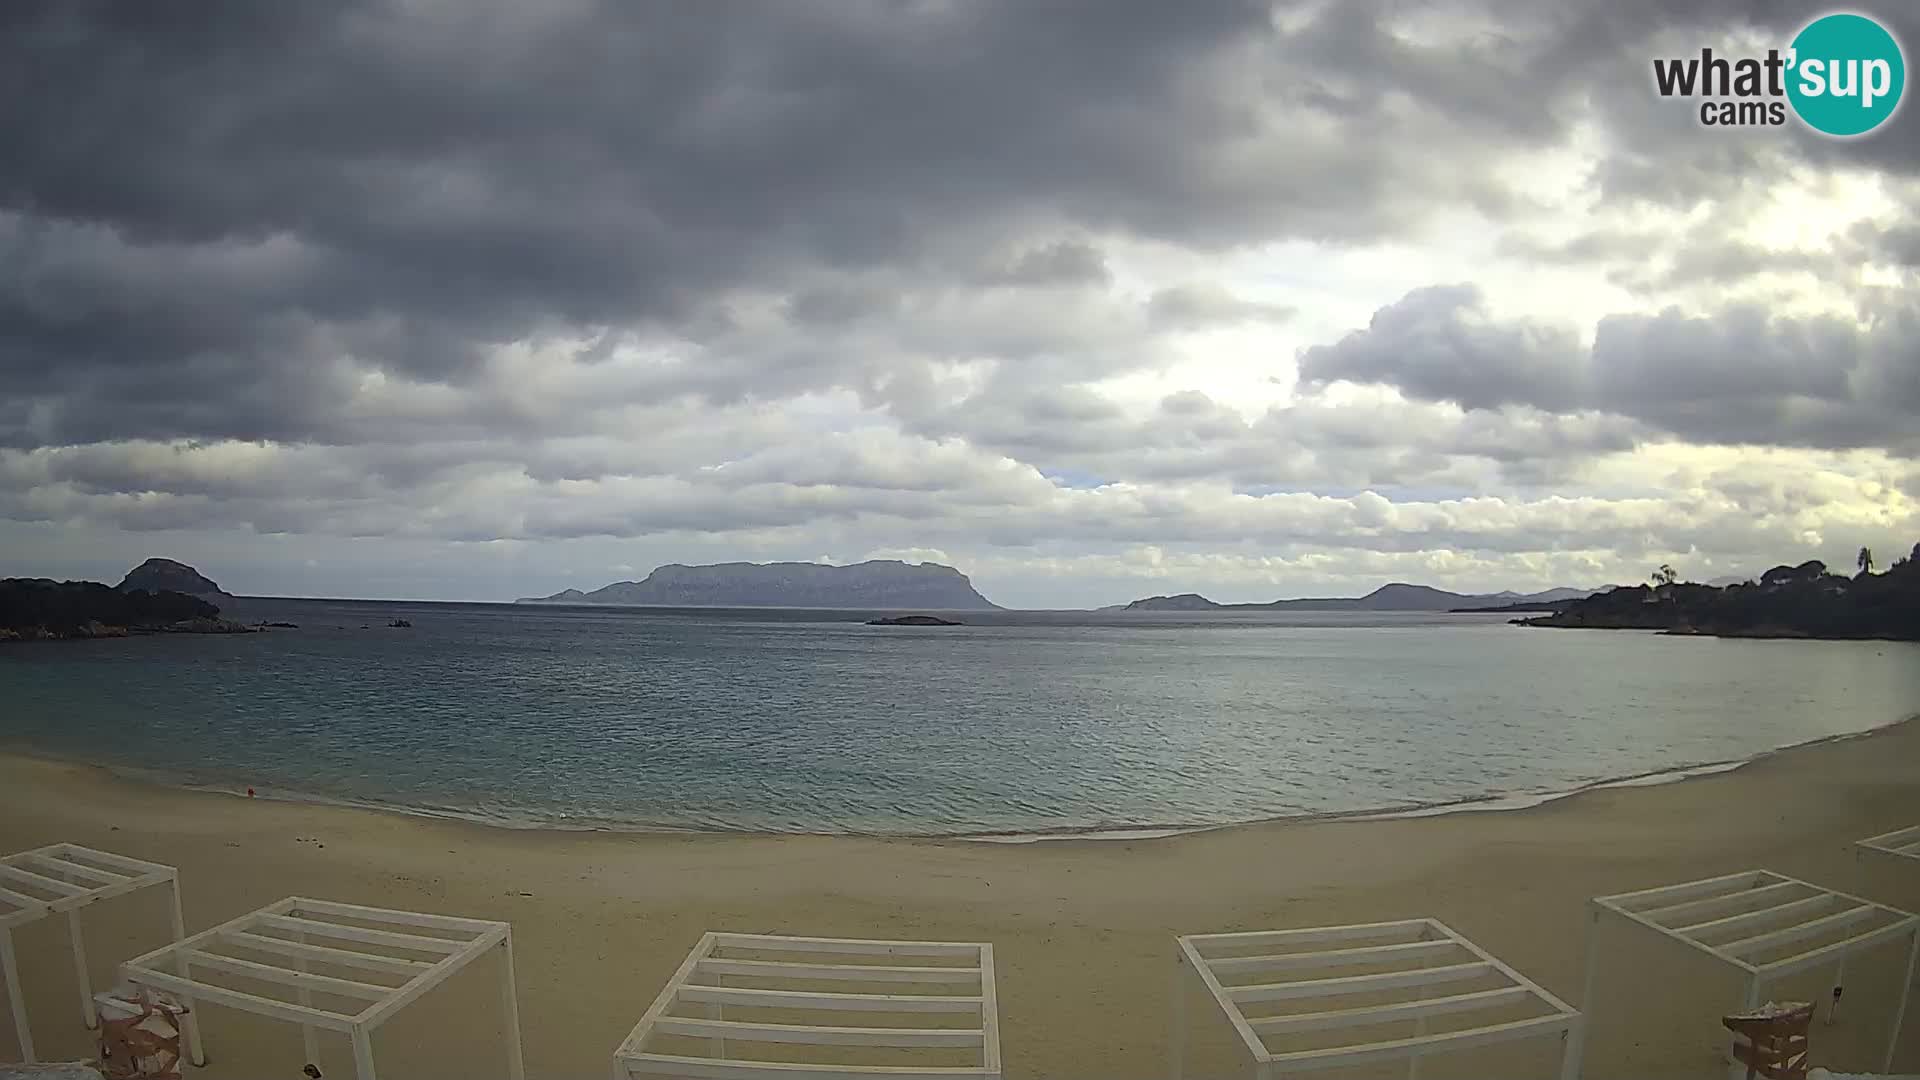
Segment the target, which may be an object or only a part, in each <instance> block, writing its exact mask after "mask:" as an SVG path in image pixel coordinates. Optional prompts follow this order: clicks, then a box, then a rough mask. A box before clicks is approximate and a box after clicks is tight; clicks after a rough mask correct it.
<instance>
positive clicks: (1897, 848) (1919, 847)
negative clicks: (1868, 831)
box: [1853, 825, 1920, 864]
mask: <svg viewBox="0 0 1920 1080" xmlns="http://www.w3.org/2000/svg"><path fill="white" fill-rule="evenodd" d="M1853 846H1854V848H1855V850H1856V851H1862V852H1867V851H1870V852H1873V853H1874V854H1875V855H1885V856H1888V857H1891V858H1895V859H1905V860H1907V862H1908V863H1909V864H1913V863H1920V825H1914V826H1912V827H1910V828H1905V829H1895V830H1894V831H1893V832H1890V833H1881V834H1880V835H1879V836H1869V837H1867V838H1866V839H1865V840H1856V841H1854V843H1853Z"/></svg>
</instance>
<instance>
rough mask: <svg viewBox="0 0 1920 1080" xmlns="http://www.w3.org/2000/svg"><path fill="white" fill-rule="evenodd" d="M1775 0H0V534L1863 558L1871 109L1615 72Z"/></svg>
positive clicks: (593, 545) (1200, 559)
mask: <svg viewBox="0 0 1920 1080" xmlns="http://www.w3.org/2000/svg"><path fill="white" fill-rule="evenodd" d="M1862 10H1866V11H1867V12H1868V13H1869V14H1873V15H1876V16H1878V17H1879V18H1880V19H1881V21H1882V22H1883V23H1884V24H1886V25H1888V26H1889V27H1891V28H1892V29H1893V30H1894V31H1895V33H1896V34H1897V35H1898V36H1899V37H1900V38H1901V39H1902V40H1903V41H1905V42H1907V43H1916V42H1920V11H1917V10H1916V9H1915V8H1914V7H1913V6H1912V5H1911V4H1909V3H1905V2H1904V0H1903V2H1901V3H1897V4H1896V3H1890V2H1883V3H1880V4H1879V5H1878V7H1877V9H1873V10H1869V9H1864V8H1863V9H1862ZM1824 11H1825V9H1824V8H1820V7H1815V6H1810V5H1808V4H1805V3H1785V2H1771V0H1700V2H1693V0H1687V2H1682V0H1559V2H1556V3H1536V2H1531V0H1432V2H1426V0H1337V2H1299V3H1295V2H1282V3H1275V4H1267V3H1253V2H1245V3H1243V2H1228V0H1219V2H1215V0H1189V2H1185V3H1180V4H1171V3H1163V2H1159V0H1084V2H1069V0H1048V2H1034V0H897V2H887V3H880V2H862V0H791V2H782V3H764V4H745V3H740V4H696V3H685V2H667V3H645V2H625V0H620V2H615V0H607V2H605V3H600V2H591V0H552V2H547V3H541V4H523V3H508V2H505V0H462V2H459V3H454V2H451V0H404V2H400V3H385V2H367V0H326V2H289V3H284V4H282V3H274V4H261V3H256V2H252V0H235V2H205V3H197V4H191V5H184V6H183V5H164V6H156V5H149V4H129V3H121V2H110V0H102V2H82V0H70V2H61V3H46V2H38V0H28V2H22V3H9V4H5V5H0V145H4V146H5V147H6V148H7V149H6V152H5V153H4V154H0V575H31V576H47V577H59V578H65V577H84V578H93V579H105V580H108V581H117V580H118V578H119V576H120V575H121V574H123V573H124V572H125V571H126V569H127V568H128V567H130V566H132V565H133V564H134V563H137V562H139V561H140V560H142V559H144V558H146V557H148V556H151V555H160V556H167V557H171V558H176V559H180V560H183V561H186V562H189V563H192V564H193V565H195V566H197V567H199V568H200V569H201V570H202V571H203V572H205V573H206V574H208V575H209V576H210V577H213V578H214V579H215V580H217V581H218V582H220V584H221V585H222V586H223V587H225V588H226V589H228V590H229V591H231V592H236V593H240V594H248V595H310V596H366V597H409V598H423V599H450V600H451V599H467V600H500V599H511V598H513V597H517V596H526V595H536V594H544V593H549V592H554V591H557V590H559V589H562V588H567V587H577V588H585V589H591V588H594V587H597V586H599V585H603V584H606V583H608V582H610V581H615V580H621V579H629V578H638V577H642V576H644V575H645V574H646V573H647V571H648V570H650V569H651V568H652V567H654V566H656V565H658V564H661V563H667V562H685V563H702V562H719V561H727V560H735V559H744V560H753V561H767V560H775V559H794V560H808V561H813V560H824V561H831V562H836V563H845V562H853V561H858V560H861V559H867V558H902V559H908V560H913V561H923V560H931V561H937V562H942V563H947V564H951V565H954V566H957V567H959V568H960V569H961V570H963V571H964V572H966V573H968V574H969V575H971V577H972V578H973V580H974V583H975V585H976V586H977V587H978V588H979V589H980V590H981V591H982V592H984V593H985V594H986V595H987V596H989V597H990V598H992V599H993V600H995V601H997V602H999V603H1001V604H1004V605H1008V606H1016V607H1081V606H1092V605H1099V604H1109V603H1117V602H1124V601H1126V600H1129V599H1132V598H1134V597H1138V596H1143V595H1151V594H1156V593H1172V592H1185V591H1199V592H1203V593H1205V594H1207V595H1209V596H1212V597H1214V598H1215V599H1219V600H1226V601H1241V600H1267V599H1274V598H1277V597H1286V596H1301V595H1327V594H1335V595H1343V594H1344V595H1357V594H1359V593H1363V592H1365V591H1368V590H1370V589H1372V588H1374V587H1376V586H1378V585H1380V584H1382V583H1385V582H1388V581H1411V582H1419V583H1424V584H1430V585H1434V586H1438V587H1442V588H1450V589H1455V590H1459V591H1467V592H1478V591H1493V590H1498V589H1516V590H1521V591H1530V590H1533V589H1540V588H1546V587H1550V586H1561V585H1573V586H1599V585H1603V584H1607V583H1616V582H1618V583H1630V582H1635V581H1642V580H1644V579H1645V578H1646V575H1647V573H1648V572H1649V571H1650V570H1651V569H1653V568H1654V567H1655V566H1658V565H1660V564H1662V563H1669V564H1671V565H1673V566H1674V567H1675V568H1677V569H1678V570H1679V571H1681V573H1682V574H1683V575H1684V576H1687V577H1690V578H1694V579H1697V580H1708V579H1710V578H1714V577H1719V576H1722V575H1731V574H1752V573H1758V572H1759V571H1761V570H1764V569H1765V568H1766V567H1768V566H1771V565H1774V564H1776V563H1780V562H1798V561H1800V560H1802V559H1806V558H1822V559H1825V560H1827V561H1828V562H1829V563H1830V564H1833V565H1835V566H1836V567H1846V568H1848V569H1851V567H1852V565H1853V561H1854V554H1855V552H1857V551H1858V549H1859V548H1860V547H1862V546H1870V547H1872V548H1873V549H1874V551H1875V552H1877V553H1880V554H1881V558H1882V561H1883V562H1885V561H1889V559H1890V557H1891V556H1892V555H1895V554H1898V553H1901V552H1905V551H1907V550H1908V549H1910V548H1911V547H1912V546H1913V545H1914V543H1915V541H1920V291H1917V290H1916V285H1917V284H1920V119H1916V111H1915V109H1914V108H1913V107H1912V106H1911V104H1909V105H1908V106H1907V107H1905V108H1904V109H1903V110H1902V111H1901V112H1900V113H1899V114H1897V115H1896V116H1895V117H1894V118H1893V119H1892V120H1891V121H1889V122H1888V123H1887V124H1886V125H1884V126H1883V127H1882V128H1881V129H1879V130H1877V131H1876V132H1874V133H1872V134H1871V135H1868V136H1865V137H1862V138H1857V139H1851V140H1836V139H1830V138H1826V137H1822V136H1820V135H1818V134H1816V133H1814V132H1811V131H1809V130H1807V129H1805V128H1803V127H1801V126H1799V125H1798V124H1797V123H1790V124H1789V125H1788V126H1785V127H1755V128H1706V127H1702V126H1701V125H1700V123H1699V121H1698V119H1697V115H1696V110H1695V109H1694V108H1693V107H1692V106H1690V105H1689V104H1687V103H1685V102H1678V101H1673V100H1666V99H1662V98H1659V97H1658V96H1656V94H1655V93H1654V92H1653V88H1652V78H1651V61H1652V59H1653V58H1655V57H1657V56H1684V55H1687V54H1689V53H1693V54H1697V53H1698V50H1699V49H1700V48H1701V47H1702V46H1712V47H1714V48H1715V49H1716V51H1721V52H1737V51H1738V50H1740V49H1748V50H1761V51H1763V50H1764V49H1765V48H1766V47H1768V46H1779V47H1784V46H1785V44H1786V43H1787V42H1788V41H1789V40H1791V38H1792V36H1793V34H1794V33H1795V31H1797V30H1798V29H1799V27H1801V26H1802V25H1804V24H1805V23H1806V22H1807V21H1808V20H1809V19H1811V18H1812V17H1813V16H1815V15H1818V14H1821V13H1823V12H1824ZM1908 52H1909V57H1910V58H1911V56H1912V53H1913V45H1912V44H1909V46H1908Z"/></svg>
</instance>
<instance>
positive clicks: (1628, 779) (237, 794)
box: [0, 712, 1920, 845]
mask: <svg viewBox="0 0 1920 1080" xmlns="http://www.w3.org/2000/svg"><path fill="white" fill-rule="evenodd" d="M1910 724H1915V725H1920V712H1915V713H1911V714H1908V715H1906V716H1903V717H1901V718H1899V719H1895V720H1891V721H1888V722H1887V723H1885V724H1880V725H1877V726H1875V727H1870V728H1865V729H1863V730H1860V731H1849V732H1839V733H1837V734H1833V735H1820V736H1816V737H1814V738H1811V739H1805V740H1802V741H1800V742H1795V743H1787V744H1785V745H1782V746H1776V747H1773V748H1770V749H1767V750H1762V751H1760V752H1758V753H1755V754H1752V755H1750V756H1748V757H1743V758H1723V759H1719V760H1715V761H1700V762H1689V763H1683V764H1679V765H1672V766H1667V767H1663V768H1659V769H1649V770H1646V771H1644V772H1638V773H1626V774H1623V775H1620V776H1611V777H1603V778H1601V779H1597V780H1591V781H1587V782H1585V783H1582V784H1578V785H1575V786H1573V787H1570V788H1552V789H1546V790H1539V791H1517V792H1496V793H1490V794H1487V795H1479V796H1473V797H1469V798H1463V799H1448V800H1443V801H1439V802H1431V803H1400V804H1392V805H1387V806H1378V807H1365V808H1360V809H1355V810H1334V811H1325V812H1319V813H1303V814H1274V815H1269V816H1265V817H1255V818H1245V819H1240V820H1235V821H1221V822H1201V823H1187V824H1175V823H1161V822H1142V823H1129V824H1123V825H1092V826H1084V827H1074V828H1056V829H1010V830H991V831H971V832H967V831H962V832H881V831H872V832H861V831H842V832H816V831H809V830H800V829H791V830H781V829H754V828H725V827H700V826H692V825H688V826H676V825H666V824H657V823H643V824H624V823H619V822H610V821H585V820H583V821H581V822H580V823H578V824H569V823H567V822H562V821H553V820H550V819H542V818H536V817H516V818H505V817H499V816H492V815H486V814H480V813H473V812H469V811H463V810H457V809H452V808H446V807H434V806H422V805H406V804H399V803H386V802H379V801H373V800H357V799H346V798H340V797H336V796H330V795H322V794H316V793H313V792H305V791H295V790H288V789H278V788H257V787H256V788H252V789H249V788H248V787H247V786H246V785H238V786H231V785H228V784H226V783H224V782H219V781H196V780H193V779H190V778H189V779H181V778H177V777H173V776H170V775H168V774H166V773H164V772H162V771H161V770H155V769H142V768H140V767H138V766H128V765H116V764H108V763H101V762H92V761H82V760H79V759H75V758H70V757H66V756H63V755H60V754H57V753H47V752H43V751H38V750H34V749H31V748H25V747H11V746H9V747H0V762H3V761H5V760H7V759H17V760H22V761H34V762H43V763H46V764H51V765H63V766H74V767H78V768H85V769H92V770H97V771H98V772H100V773H101V774H103V775H104V776H107V777H109V778H111V779H114V780H119V781H124V782H127V783H133V784H141V785H146V786H150V787H153V788H157V789H162V790H168V791H185V792H192V793H195V794H203V795H218V796H226V797H227V798H231V799H238V800H249V801H255V802H266V803H281V804H286V805H291V806H314V807H335V808H340V809H346V810H359V811H365V812H368V813H374V814H385V815H391V816H393V817H397V818H403V819H411V820H420V821H452V822H459V823H461V824H466V825H474V826H478V827H480V828H485V829H499V830H501V831H504V832H509V833H523V834H527V833H530V834H538V833H558V834H566V835H576V834H597V835H612V836H669V837H687V836H739V837H760V838H779V837H810V838H822V839H828V838H841V839H870V840H906V841H936V842H937V841H964V842H969V843H980V844H1008V845H1024V844H1040V843H1054V842H1059V841H1070V840H1095V841H1109V842H1121V841H1133V840H1161V839H1168V838H1171V837H1179V836H1191V835H1197V834H1201V833H1211V832H1220V831H1223V830H1231V829H1244V828H1252V827H1258V826H1263V825H1287V824H1299V825H1304V824H1313V823H1319V822H1342V821H1403V820H1413V819H1419V818H1434V817H1446V816H1451V815H1455V814H1476V813H1510V812H1514V811H1520V810H1528V809H1532V808H1534V807H1537V806H1544V805H1547V804H1549V803H1554V802H1558V801H1560V800H1563V799H1569V798H1573V797H1575V796H1578V795H1581V794H1584V793H1586V792H1590V791H1603V790H1611V789H1618V788H1632V787H1652V786H1657V785H1663V784H1677V783H1682V782H1684V781H1687V780H1692V779H1695V778H1698V777H1703V776H1715V775H1719V774H1722V773H1727V772H1733V771H1736V770H1739V769H1743V768H1746V767H1748V766H1750V765H1753V764H1755V763H1757V762H1761V761H1765V760H1768V759H1769V758H1772V757H1776V756H1778V755H1781V754H1787V753H1792V752H1793V751H1796V750H1801V749H1806V748H1809V747H1815V746H1821V745H1825V744H1828V743H1837V742H1846V741H1850V740H1854V739H1862V738H1868V737H1871V736H1873V735H1876V734H1880V733H1882V732H1888V731H1892V730H1895V729H1898V728H1901V727H1904V726H1906V725H1910ZM249 790H252V791H253V792H254V793H253V794H251V795H250V794H248V791H249Z"/></svg>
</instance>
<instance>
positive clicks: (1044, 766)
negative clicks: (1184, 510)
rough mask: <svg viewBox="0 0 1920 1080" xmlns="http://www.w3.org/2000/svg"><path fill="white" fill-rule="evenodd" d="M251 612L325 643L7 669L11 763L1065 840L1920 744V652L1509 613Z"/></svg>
mask: <svg viewBox="0 0 1920 1080" xmlns="http://www.w3.org/2000/svg"><path fill="white" fill-rule="evenodd" d="M233 614H235V615H236V616H238V617H240V618H243V619H246V620H249V621H251V620H256V619H260V620H270V621H279V622H291V623H295V624H297V626H298V628H297V629H279V630H271V631H268V632H264V633H258V634H247V635H232V636H196V635H166V636H154V637H136V638H127V639H119V640H100V641H74V642H53V643H29V644H20V645H14V646H8V647H5V648H0V750H6V751H10V752H20V753H28V754H35V755H41V756H50V757H56V758H62V759H68V760H76V761H82V762H89V763H94V764H98V765H102V766H107V767H110V768H113V769H116V770H122V771H126V772H130V773H134V774H138V775H142V776H146V777H150V778H158V779H161V780H164V781H166V782H169V783H174V784H180V785H187V786H195V787H210V788H216V789H221V790H227V791H244V790H246V789H249V788H251V789H253V790H254V791H255V793H256V794H257V795H259V796H260V797H265V798H284V799H304V800H315V801H325V802H337V803H346V804H352V805H363V806H374V807H381V808H388V809H393V810H401V811H406V812H411V813H418V814H429V815H441V816H451V817H459V818H466V819H470V820H477V821H483V822H487V823H491V824H496V825H501V826H509V827H561V828H581V829H614V830H702V831H704V830H747V831H771V832H799V833H858V834H882V835H913V836H968V837H980V838H1001V839H1021V838H1027V839H1030V838H1035V837H1050V836H1064V835H1085V834H1094V835H1114V836H1128V835H1140V834H1142V832H1143V831H1170V830H1184V829H1195V828H1205V827H1210V826H1219V825H1226V824H1232V823H1237V822H1245V821H1252V820H1261V819H1269V818H1286V817H1304V816H1319V815H1340V814H1374V813H1410V812H1411V813H1429V812H1435V811H1436V810H1439V809H1470V808H1478V807H1486V806H1506V805H1517V804H1520V803H1525V802H1528V801H1537V800H1539V799H1542V798H1547V797H1551V796H1553V795H1556V794H1559V793H1565V792H1569V791H1575V790H1579V789H1581V788H1583V787H1587V786H1591V785H1595V784H1601V783H1608V782H1615V781H1620V780H1623V779H1629V778H1640V780H1639V781H1638V782H1646V781H1647V780H1648V779H1656V780H1657V779H1661V778H1666V777H1673V776H1681V775H1686V774H1687V773H1688V772H1690V771H1696V770H1700V769H1702V768H1712V767H1716V766H1724V765H1726V764H1729V763H1737V762H1741V761H1745V760H1748V759H1751V758H1754V757H1756V756H1759V755H1764V754H1766V753H1768V752H1770V751H1773V750H1776V749H1779V748H1782V747H1786V746H1791V745H1795V744H1799V743H1805V742H1809V741H1814V740H1820V739H1829V738H1834V737H1841V736H1847V735H1852V734H1857V733H1861V732H1865V731H1869V730H1871V729H1873V728H1876V727H1879V726H1882V725H1886V724H1889V723H1893V722H1895V721H1898V720H1901V719H1904V718H1906V717H1908V716H1912V715H1914V714H1915V713H1916V712H1920V644H1912V643H1895V642H1833V641H1756V640H1732V639H1719V638H1706V637H1674V636H1664V635H1659V634H1653V633H1642V632H1632V631H1605V630H1546V629H1531V628H1524V627H1517V626H1512V625H1508V623H1507V622H1506V620H1505V619H1504V618H1503V617H1501V616H1497V615H1451V614H1402V613H1359V612H1296V613H1289V612H1230V613H1208V614H1204V615H1192V614H1140V613H1128V614H1120V613H1108V612H1014V611H995V612H968V613H964V614H961V615H957V616H954V617H955V618H958V619H961V620H963V621H964V623H965V625H961V626H949V627H897V626H869V625H866V624H865V619H866V618H868V617H870V616H871V615H872V614H874V613H871V612H848V611H794V610H744V609H724V610H716V609H701V610H680V609H636V608H592V607H564V608H563V607H537V606H525V605H509V604H440V603H417V602H384V601H337V600H260V599H254V600H246V601H243V602H242V603H241V604H240V606H239V609H238V610H236V611H234V612H233ZM396 620H404V621H405V622H407V623H410V624H411V625H410V626H405V627H396V626H392V625H390V624H391V623H393V622H394V621H396Z"/></svg>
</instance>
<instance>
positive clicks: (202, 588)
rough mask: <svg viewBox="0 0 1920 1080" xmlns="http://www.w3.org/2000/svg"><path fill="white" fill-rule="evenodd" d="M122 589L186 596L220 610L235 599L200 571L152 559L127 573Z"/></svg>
mask: <svg viewBox="0 0 1920 1080" xmlns="http://www.w3.org/2000/svg"><path fill="white" fill-rule="evenodd" d="M119 589H120V591H122V592H131V591H133V590H135V589H142V590H145V591H147V592H151V593H161V592H177V593H185V594H186V595H188V596H191V597H194V598H196V599H199V600H204V601H206V602H207V603H209V604H212V605H213V606H214V607H216V608H217V607H219V606H220V603H221V601H223V600H228V601H230V600H233V599H234V597H233V595H232V594H231V593H228V592H226V591H225V590H223V589H221V588H220V586H218V585H216V584H214V583H213V581H212V580H211V579H210V578H208V577H206V576H205V575H203V574H201V573H200V571H198V570H195V569H194V568H193V567H191V566H188V565H187V564H186V563H183V562H175V561H174V560H172V559H148V560H147V561H146V562H143V563H141V564H140V565H139V566H136V567H134V568H133V569H131V570H129V571H127V576H126V577H125V578H122V579H121V581H120V585H119Z"/></svg>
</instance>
